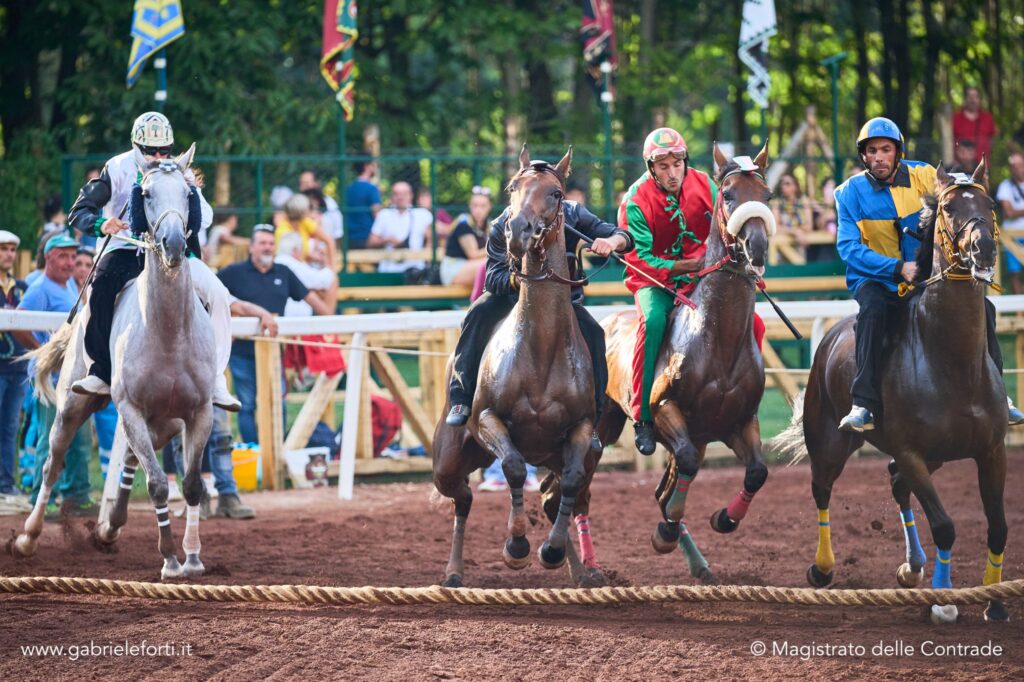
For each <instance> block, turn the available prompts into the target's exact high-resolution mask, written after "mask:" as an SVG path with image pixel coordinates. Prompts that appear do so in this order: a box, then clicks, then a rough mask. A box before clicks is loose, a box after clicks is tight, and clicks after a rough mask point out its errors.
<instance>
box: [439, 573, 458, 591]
mask: <svg viewBox="0 0 1024 682" xmlns="http://www.w3.org/2000/svg"><path fill="white" fill-rule="evenodd" d="M441 587H451V588H458V587H462V576H461V575H450V576H448V577H447V578H445V579H444V582H443V583H441Z"/></svg>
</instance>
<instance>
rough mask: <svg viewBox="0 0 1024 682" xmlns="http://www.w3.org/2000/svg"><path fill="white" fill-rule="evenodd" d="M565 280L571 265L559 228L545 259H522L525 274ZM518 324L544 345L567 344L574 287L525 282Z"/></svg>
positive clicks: (533, 256) (531, 255)
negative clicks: (551, 273)
mask: <svg viewBox="0 0 1024 682" xmlns="http://www.w3.org/2000/svg"><path fill="white" fill-rule="evenodd" d="M549 268H550V270H551V271H552V272H554V273H555V274H556V275H559V276H561V277H563V278H568V277H569V263H568V261H567V259H566V257H565V234H564V232H563V231H562V230H561V229H559V230H558V231H557V232H556V233H555V240H554V243H553V244H551V246H550V247H549V248H548V249H547V252H546V254H545V257H544V258H540V257H539V256H538V255H537V254H536V253H534V252H533V251H528V252H527V253H526V257H525V258H524V259H523V273H524V274H527V275H541V274H543V273H544V272H545V271H546V270H547V269H549ZM517 308H518V309H517V311H516V313H515V314H516V316H517V320H518V325H517V326H519V327H520V328H523V329H525V330H526V331H527V333H528V334H529V336H530V337H531V338H533V339H534V340H536V341H537V342H538V343H541V344H545V345H547V344H552V343H564V342H565V339H566V333H565V330H566V328H567V327H568V326H569V325H570V324H571V323H572V314H573V312H572V288H571V287H570V286H568V285H566V284H560V283H559V282H555V281H552V280H550V279H544V280H540V281H537V282H531V281H529V280H523V281H522V282H520V284H519V305H518V306H517Z"/></svg>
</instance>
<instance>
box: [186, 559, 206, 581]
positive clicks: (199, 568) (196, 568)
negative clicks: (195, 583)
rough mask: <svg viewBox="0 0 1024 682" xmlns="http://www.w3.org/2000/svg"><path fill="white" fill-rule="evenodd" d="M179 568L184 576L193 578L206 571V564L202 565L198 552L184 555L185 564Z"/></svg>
mask: <svg viewBox="0 0 1024 682" xmlns="http://www.w3.org/2000/svg"><path fill="white" fill-rule="evenodd" d="M181 570H182V574H183V575H184V576H185V577H186V578H195V577H197V576H200V575H202V574H203V573H205V572H206V566H203V562H202V561H200V560H199V555H198V554H188V555H186V556H185V566H184V567H183V568H182V569H181Z"/></svg>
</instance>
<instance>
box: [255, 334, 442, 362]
mask: <svg viewBox="0 0 1024 682" xmlns="http://www.w3.org/2000/svg"><path fill="white" fill-rule="evenodd" d="M235 338H238V339H244V340H246V341H270V342H271V343H279V344H281V345H285V346H313V347H314V348H337V349H340V350H365V351H375V352H378V353H394V354H396V355H430V356H435V357H439V358H446V357H448V356H449V355H451V353H449V352H447V351H433V350H413V349H411V348H387V347H385V346H353V345H352V344H350V343H331V342H330V341H305V340H303V339H282V338H278V337H275V336H238V337H235Z"/></svg>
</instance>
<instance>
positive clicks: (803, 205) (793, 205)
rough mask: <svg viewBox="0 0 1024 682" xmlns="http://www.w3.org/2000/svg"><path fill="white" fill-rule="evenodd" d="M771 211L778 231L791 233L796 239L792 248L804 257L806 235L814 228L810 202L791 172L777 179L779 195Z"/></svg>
mask: <svg viewBox="0 0 1024 682" xmlns="http://www.w3.org/2000/svg"><path fill="white" fill-rule="evenodd" d="M772 212H773V213H774V214H775V222H776V223H778V228H779V233H781V234H788V235H791V236H792V237H793V238H794V239H795V240H796V245H795V246H794V249H795V250H796V251H797V252H798V253H800V254H801V255H804V256H805V257H806V245H807V235H808V234H810V233H811V230H813V229H814V222H813V220H812V219H811V202H809V201H808V200H807V199H806V198H805V197H804V196H803V193H802V192H801V191H800V185H799V184H798V183H797V181H796V177H795V176H794V175H793V174H792V173H784V174H783V175H782V178H780V179H779V196H778V197H777V198H776V200H775V202H774V204H773V205H772Z"/></svg>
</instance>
